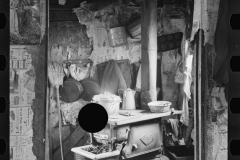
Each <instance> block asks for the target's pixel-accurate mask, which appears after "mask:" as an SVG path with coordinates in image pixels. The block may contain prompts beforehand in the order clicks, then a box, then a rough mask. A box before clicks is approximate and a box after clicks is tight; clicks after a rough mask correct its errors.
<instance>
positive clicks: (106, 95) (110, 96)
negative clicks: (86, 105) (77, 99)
mask: <svg viewBox="0 0 240 160" xmlns="http://www.w3.org/2000/svg"><path fill="white" fill-rule="evenodd" d="M93 100H94V101H121V98H120V97H119V96H117V95H114V94H110V93H104V94H98V95H95V96H93Z"/></svg>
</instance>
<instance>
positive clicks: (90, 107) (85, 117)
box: [78, 103, 108, 133]
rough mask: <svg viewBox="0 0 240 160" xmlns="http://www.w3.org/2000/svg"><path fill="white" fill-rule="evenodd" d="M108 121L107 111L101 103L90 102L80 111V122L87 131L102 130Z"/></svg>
mask: <svg viewBox="0 0 240 160" xmlns="http://www.w3.org/2000/svg"><path fill="white" fill-rule="evenodd" d="M107 122H108V114H107V111H106V110H105V108H104V107H103V106H102V105H100V104H97V103H89V104H87V105H85V106H84V107H83V108H82V109H81V110H80V111H79V114H78V123H79V125H80V126H81V127H82V129H83V130H85V131H86V132H89V133H96V132H100V131H101V130H103V129H104V128H105V127H106V125H107Z"/></svg>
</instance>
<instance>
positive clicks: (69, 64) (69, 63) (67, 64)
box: [66, 62, 71, 78]
mask: <svg viewBox="0 0 240 160" xmlns="http://www.w3.org/2000/svg"><path fill="white" fill-rule="evenodd" d="M70 66H71V62H67V63H66V67H67V70H68V72H67V78H68V77H69V75H70Z"/></svg>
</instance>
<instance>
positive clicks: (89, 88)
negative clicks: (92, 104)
mask: <svg viewBox="0 0 240 160" xmlns="http://www.w3.org/2000/svg"><path fill="white" fill-rule="evenodd" d="M81 84H82V86H83V93H82V97H81V99H83V100H84V101H91V100H92V98H93V96H95V95H98V94H100V85H99V82H98V81H96V80H94V79H92V78H87V79H84V80H82V81H81Z"/></svg>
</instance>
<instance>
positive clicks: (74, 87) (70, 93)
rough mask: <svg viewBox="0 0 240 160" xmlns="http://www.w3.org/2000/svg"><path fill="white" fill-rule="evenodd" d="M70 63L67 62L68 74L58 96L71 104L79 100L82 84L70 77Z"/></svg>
mask: <svg viewBox="0 0 240 160" xmlns="http://www.w3.org/2000/svg"><path fill="white" fill-rule="evenodd" d="M71 64H72V63H71V62H67V64H66V65H67V69H68V73H67V76H66V77H65V80H64V82H63V85H62V86H60V87H59V94H60V96H61V98H60V99H61V100H62V101H64V102H67V103H72V102H75V101H77V100H79V99H80V98H81V95H82V92H83V87H82V84H81V83H80V82H79V81H77V80H76V79H74V78H72V77H71V75H70V65H71Z"/></svg>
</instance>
